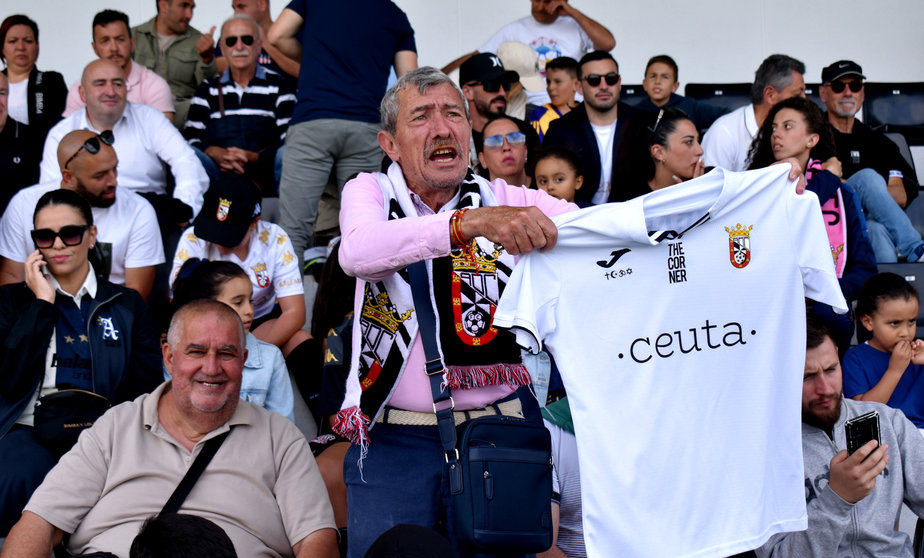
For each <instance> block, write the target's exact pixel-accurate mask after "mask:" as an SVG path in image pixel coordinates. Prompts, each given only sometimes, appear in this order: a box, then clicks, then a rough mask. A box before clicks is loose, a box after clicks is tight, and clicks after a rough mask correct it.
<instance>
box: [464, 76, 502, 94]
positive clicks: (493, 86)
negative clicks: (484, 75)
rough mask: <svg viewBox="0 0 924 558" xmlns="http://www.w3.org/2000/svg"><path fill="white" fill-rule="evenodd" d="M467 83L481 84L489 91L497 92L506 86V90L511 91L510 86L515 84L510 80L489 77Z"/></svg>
mask: <svg viewBox="0 0 924 558" xmlns="http://www.w3.org/2000/svg"><path fill="white" fill-rule="evenodd" d="M467 85H480V86H481V87H482V88H483V89H484V90H485V91H486V92H488V93H497V92H498V91H500V90H501V88H502V87H503V88H504V91H508V92H509V91H510V86H511V85H513V83H512V82H510V81H501V80H497V79H489V80H487V81H470V82H468V84H467Z"/></svg>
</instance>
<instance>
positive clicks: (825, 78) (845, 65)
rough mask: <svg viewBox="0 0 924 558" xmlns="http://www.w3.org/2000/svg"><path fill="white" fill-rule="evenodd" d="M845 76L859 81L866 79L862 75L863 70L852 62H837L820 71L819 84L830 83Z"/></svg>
mask: <svg viewBox="0 0 924 558" xmlns="http://www.w3.org/2000/svg"><path fill="white" fill-rule="evenodd" d="M847 76H856V77H858V78H860V79H866V76H864V75H863V68H861V67H860V65H859V64H857V63H856V62H854V61H853V60H838V61H837V62H835V63H834V64H831V65H830V66H828V67H827V68H825V69H824V70H822V71H821V83H831V82H832V81H834V80H836V79H840V78H842V77H847Z"/></svg>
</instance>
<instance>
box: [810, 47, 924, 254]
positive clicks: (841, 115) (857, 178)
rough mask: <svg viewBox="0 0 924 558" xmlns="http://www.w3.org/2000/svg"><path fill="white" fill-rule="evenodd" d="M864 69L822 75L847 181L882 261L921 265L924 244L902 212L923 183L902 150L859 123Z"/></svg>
mask: <svg viewBox="0 0 924 558" xmlns="http://www.w3.org/2000/svg"><path fill="white" fill-rule="evenodd" d="M864 79H866V76H864V75H863V69H862V68H861V67H860V65H859V64H857V63H856V62H853V61H852V60H840V61H838V62H835V63H833V64H831V65H830V66H828V67H826V68H825V69H824V70H822V71H821V81H822V85H821V90H820V94H821V100H822V102H824V104H825V107H826V109H827V112H828V122H829V124H830V125H831V131H832V133H833V134H834V143H835V149H836V150H837V152H836V156H837V158H838V160H839V161H840V163H841V165H842V168H843V176H844V177H845V178H846V182H847V184H849V185H850V186H851V187H852V188H853V190H854V191H855V192H856V193H857V197H858V198H859V200H860V203H861V205H862V206H863V210H864V212H865V213H866V218H867V224H868V226H869V233H870V241H871V242H872V245H873V251H874V252H875V254H876V261H878V262H880V263H883V262H895V261H898V258H899V257H901V258H902V259H905V260H907V261H919V260H921V258H922V257H924V241H922V240H921V235H920V234H918V232H917V231H916V230H915V228H914V226H913V225H912V224H911V221H910V220H909V219H908V216H907V215H906V214H905V212H904V211H902V208H903V207H906V206H907V205H908V203H909V202H911V200H913V199H914V197H915V196H917V193H918V180H917V177H916V176H915V175H914V170H913V169H912V168H911V166H910V165H909V164H908V163H907V162H906V161H905V159H904V158H903V157H902V155H901V153H900V152H899V150H898V147H897V146H896V145H895V144H894V143H893V142H892V141H891V140H889V138H887V137H886V136H885V135H883V134H881V133H879V132H874V131H873V130H871V129H870V128H869V126H867V125H865V124H863V123H862V122H860V121H859V120H857V118H856V114H857V112H859V110H860V109H861V108H862V107H863V80H864Z"/></svg>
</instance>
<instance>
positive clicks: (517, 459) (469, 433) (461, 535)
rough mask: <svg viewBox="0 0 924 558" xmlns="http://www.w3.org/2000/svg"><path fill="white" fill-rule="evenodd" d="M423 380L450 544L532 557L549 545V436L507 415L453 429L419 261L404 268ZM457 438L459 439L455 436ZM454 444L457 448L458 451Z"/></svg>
mask: <svg viewBox="0 0 924 558" xmlns="http://www.w3.org/2000/svg"><path fill="white" fill-rule="evenodd" d="M408 272H409V275H410V279H411V292H412V293H413V295H414V308H415V310H416V311H417V323H418V326H419V330H420V335H421V340H422V341H423V346H424V350H425V351H426V355H427V366H426V373H427V376H428V378H429V380H430V390H431V392H432V395H433V408H434V410H436V409H437V408H438V407H439V406H440V404H443V405H442V406H443V407H444V408H442V409H440V410H438V411H436V417H437V426H438V428H439V432H440V440H441V442H442V446H443V451H444V452H445V458H446V464H447V467H448V469H449V488H450V492H451V494H452V496H453V498H452V505H453V512H454V515H455V532H456V538H457V539H458V542H459V544H460V545H461V546H463V547H465V548H466V549H470V550H475V551H480V552H511V553H514V552H515V553H534V552H542V551H544V550H548V549H549V548H550V547H551V546H552V442H551V437H550V436H549V432H548V430H546V429H545V426H543V424H542V423H536V422H532V421H528V420H526V419H522V418H519V417H510V416H502V415H495V416H485V417H479V418H475V419H471V420H468V421H466V422H464V423H462V424H460V425H459V426H458V428H457V427H456V424H455V419H454V418H453V413H452V406H451V405H449V406H447V405H445V402H447V401H449V402H450V403H451V401H452V398H451V397H450V390H449V389H448V388H447V389H445V390H443V389H442V388H441V387H440V384H441V383H442V377H443V371H444V366H443V358H442V355H441V354H440V352H439V348H438V346H437V343H436V318H435V316H434V313H433V306H432V303H431V302H430V297H429V292H430V289H429V282H428V277H427V268H426V264H425V263H424V262H418V263H416V264H412V265H410V266H408ZM457 431H458V432H457ZM457 440H458V445H457Z"/></svg>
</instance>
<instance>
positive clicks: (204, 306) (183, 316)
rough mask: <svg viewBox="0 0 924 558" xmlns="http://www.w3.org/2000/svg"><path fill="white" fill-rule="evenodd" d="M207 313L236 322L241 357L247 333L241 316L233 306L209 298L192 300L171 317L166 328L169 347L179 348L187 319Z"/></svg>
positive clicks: (245, 345)
mask: <svg viewBox="0 0 924 558" xmlns="http://www.w3.org/2000/svg"><path fill="white" fill-rule="evenodd" d="M207 314H212V315H214V316H216V317H218V318H221V319H223V320H228V321H233V322H235V323H237V330H238V332H239V338H238V346H239V347H240V348H241V358H242V359H243V354H244V353H243V351H244V349H246V348H247V335H246V334H245V333H244V324H243V323H241V317H240V316H238V315H237V312H235V311H234V309H233V308H231V307H230V306H228V305H227V304H225V303H224V302H219V301H217V300H212V299H210V298H200V299H197V300H193V301H191V302H188V303H186V304H184V305H183V306H181V307H180V309H179V310H177V311H176V313H175V314H174V315H173V318H171V319H170V327H169V328H168V329H167V343H168V344H169V345H170V347H172V348H173V349H174V350H177V349H178V348H179V344H180V336H181V335H182V334H183V325H184V324H185V323H186V320H187V319H189V318H194V317H198V316H204V315H207Z"/></svg>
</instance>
